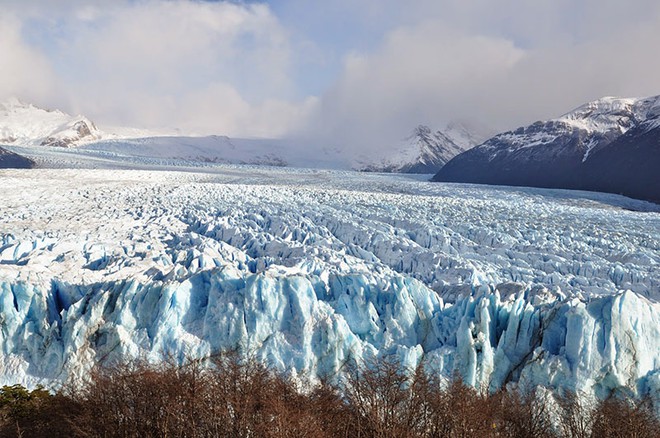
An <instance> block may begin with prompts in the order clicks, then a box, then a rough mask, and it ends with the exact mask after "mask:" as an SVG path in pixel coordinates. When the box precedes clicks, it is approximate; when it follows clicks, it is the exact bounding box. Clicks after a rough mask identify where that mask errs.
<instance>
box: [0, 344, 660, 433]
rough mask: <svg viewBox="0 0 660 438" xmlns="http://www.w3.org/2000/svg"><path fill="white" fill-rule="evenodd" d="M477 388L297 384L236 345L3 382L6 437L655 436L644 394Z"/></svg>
mask: <svg viewBox="0 0 660 438" xmlns="http://www.w3.org/2000/svg"><path fill="white" fill-rule="evenodd" d="M549 398H551V396H549V395H545V396H542V395H541V394H540V393H539V394H526V395H520V394H518V393H517V392H500V393H497V394H494V395H489V396H486V395H482V394H479V393H478V392H477V391H475V390H474V389H472V388H469V387H467V386H465V385H463V384H462V383H461V381H460V379H454V380H453V381H451V382H449V384H443V382H441V381H440V380H439V379H438V378H436V377H435V376H432V375H429V374H428V373H426V372H424V371H423V370H422V369H421V368H420V369H417V370H414V371H412V372H409V371H407V370H403V369H401V368H400V367H399V366H398V364H397V363H396V362H393V361H390V360H383V361H380V362H376V363H373V364H371V365H370V366H367V367H360V368H358V367H354V368H352V369H350V370H349V371H348V372H347V379H346V382H345V384H344V386H342V389H341V390H340V389H339V387H337V386H336V385H331V384H326V383H323V384H319V385H317V386H316V387H315V388H313V389H312V390H311V391H300V390H299V388H298V386H297V385H296V384H295V383H294V382H292V381H290V380H288V379H286V378H285V377H283V376H281V375H279V374H277V373H274V372H272V371H270V370H268V369H267V368H265V367H263V366H262V365H260V364H258V363H257V362H256V361H254V360H245V359H241V358H240V357H239V356H237V355H235V354H229V355H225V356H222V357H219V358H217V359H215V360H214V361H213V366H210V367H209V366H202V363H200V362H199V361H192V362H190V363H189V364H187V365H185V366H175V365H172V364H164V365H161V366H151V365H145V364H142V363H137V364H132V365H128V366H123V367H117V368H113V369H101V370H97V371H95V372H94V373H93V375H92V376H91V379H90V381H89V382H88V383H86V384H84V385H79V386H77V387H68V388H66V389H64V390H62V391H60V392H59V393H58V394H56V395H51V394H50V393H48V392H47V391H45V390H43V389H42V388H37V389H35V390H34V391H27V390H26V389H25V388H23V387H21V386H12V387H4V388H2V389H0V436H2V437H36V438H39V437H107V438H110V437H122V438H129V437H130V438H133V437H163V438H165V437H181V438H183V437H200V438H201V437H236V438H240V437H364V438H370V437H374V438H376V437H394V438H396V437H401V438H408V437H410V438H412V437H560V436H561V437H563V436H566V437H575V438H583V437H606V438H607V437H650V438H655V437H658V436H659V435H658V431H659V430H660V423H659V421H658V419H657V418H656V417H655V416H654V414H653V411H652V409H651V407H650V405H649V403H647V402H645V401H642V402H633V401H630V400H621V399H615V398H611V399H608V400H605V401H603V402H600V403H594V404H593V405H590V404H588V403H586V402H584V401H583V399H582V398H581V397H577V396H575V395H571V394H569V395H566V396H564V397H558V398H556V400H550V399H549Z"/></svg>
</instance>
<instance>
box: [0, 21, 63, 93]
mask: <svg viewBox="0 0 660 438" xmlns="http://www.w3.org/2000/svg"><path fill="white" fill-rule="evenodd" d="M0 59H1V60H2V68H0V97H4V98H6V97H11V96H23V97H24V98H25V99H36V98H39V99H42V100H43V101H44V102H48V101H50V100H52V99H53V94H54V93H53V92H52V90H53V88H55V83H56V81H55V78H54V74H53V72H52V70H51V68H50V64H49V62H48V59H47V58H46V57H45V56H43V55H42V54H41V53H40V52H39V51H37V50H34V49H32V48H31V47H30V46H29V45H27V44H25V43H24V42H23V40H22V38H21V34H20V22H19V21H18V20H17V19H16V18H15V17H13V16H12V15H10V14H7V15H3V16H0Z"/></svg>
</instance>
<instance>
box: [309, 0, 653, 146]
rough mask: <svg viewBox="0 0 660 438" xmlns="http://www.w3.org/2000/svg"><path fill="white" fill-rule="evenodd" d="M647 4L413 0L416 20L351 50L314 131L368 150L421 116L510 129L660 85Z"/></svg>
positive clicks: (408, 16)
mask: <svg viewBox="0 0 660 438" xmlns="http://www.w3.org/2000/svg"><path fill="white" fill-rule="evenodd" d="M431 3H433V4H431ZM638 3H640V4H641V3H643V4H644V5H646V6H648V7H646V9H644V8H642V7H640V8H637V7H635V8H633V7H630V5H628V4H626V5H625V7H623V6H621V4H620V3H618V2H613V1H599V2H595V1H583V2H568V1H561V2H549V1H541V2H533V3H532V2H520V1H513V0H510V1H504V2H497V7H495V5H494V4H493V2H487V1H479V0H476V1H474V2H459V1H444V2H423V1H413V2H412V3H411V4H409V6H410V10H408V11H406V12H405V13H403V16H404V17H405V18H402V20H404V21H408V22H409V23H410V24H407V25H402V26H397V27H395V28H393V29H392V30H390V31H388V32H386V35H385V37H384V38H383V42H382V43H381V44H380V45H379V46H378V47H377V48H376V49H375V50H372V51H366V52H365V51H362V52H356V53H351V54H349V55H347V56H346V57H345V59H344V66H343V69H342V72H341V74H340V76H339V78H338V79H337V81H336V82H335V84H334V85H333V86H332V87H331V88H329V89H328V90H327V92H326V93H324V95H323V96H322V97H321V99H320V105H319V106H318V108H317V112H316V113H315V115H314V116H313V117H312V118H311V120H312V123H311V124H310V125H309V126H308V131H307V132H305V133H304V135H307V136H308V137H309V138H311V137H314V136H318V135H320V136H321V138H322V139H323V142H325V143H328V144H335V145H338V146H347V149H348V150H353V151H354V150H356V149H360V150H361V151H362V152H363V153H364V152H366V153H368V152H370V151H374V150H376V149H379V148H383V147H391V146H392V145H393V144H395V143H396V142H397V140H400V139H402V138H403V137H405V136H406V135H407V133H409V132H410V131H411V129H412V128H413V127H414V126H415V125H416V124H417V123H428V124H431V125H432V126H436V127H442V125H443V124H444V123H446V122H448V121H450V120H452V119H476V120H477V121H480V122H483V123H486V124H488V125H490V126H492V127H494V128H496V129H500V130H505V129H512V128H515V127H517V126H521V125H523V124H527V123H531V122H533V121H535V120H539V119H547V118H551V117H556V116H559V115H561V114H562V113H564V112H566V111H568V110H570V109H572V108H574V107H575V106H578V105H580V104H582V103H584V102H586V101H589V100H592V99H596V98H599V97H602V96H604V95H618V96H645V95H653V94H659V93H660V79H659V78H658V76H657V74H656V73H655V72H657V71H658V69H659V68H660V58H658V57H657V56H655V55H654V53H655V51H656V50H657V48H656V47H655V45H656V43H657V41H660V7H658V6H657V5H654V4H652V3H651V2H648V1H646V0H640V1H639V2H638ZM434 5H435V6H434ZM640 6H641V5H640ZM629 9H630V10H629ZM642 11H644V12H642ZM423 15H426V16H425V17H422V16H423Z"/></svg>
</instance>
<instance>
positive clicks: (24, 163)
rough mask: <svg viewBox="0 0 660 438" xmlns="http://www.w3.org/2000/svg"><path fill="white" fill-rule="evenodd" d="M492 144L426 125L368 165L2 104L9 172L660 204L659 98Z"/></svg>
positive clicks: (459, 126)
mask: <svg viewBox="0 0 660 438" xmlns="http://www.w3.org/2000/svg"><path fill="white" fill-rule="evenodd" d="M492 135H493V132H492V131H491V130H490V129H488V128H485V127H483V126H479V125H478V124H476V123H474V122H472V123H470V122H461V123H458V122H451V123H449V124H448V125H447V126H446V127H445V128H443V129H442V130H436V131H434V130H433V129H431V128H430V127H429V126H426V125H419V126H418V127H417V128H415V129H414V130H413V132H412V134H411V135H410V136H409V137H407V138H405V139H404V140H401V141H397V140H394V139H393V141H392V142H391V143H390V144H388V145H383V147H382V148H380V149H379V150H377V151H375V152H373V153H371V154H369V155H365V154H362V153H359V151H352V150H349V149H347V148H345V147H342V145H338V146H337V147H334V148H332V147H331V148H327V147H326V148H319V147H317V146H316V145H314V144H310V143H307V142H305V143H303V142H301V141H296V140H292V139H243V138H230V137H227V136H220V135H211V136H204V137H194V136H185V135H181V134H180V133H177V132H176V131H174V130H171V131H169V132H168V131H147V130H141V129H136V128H106V129H99V128H98V127H97V126H96V124H95V123H94V122H92V121H91V120H89V119H88V118H86V117H84V116H82V115H78V116H71V115H68V114H66V113H64V112H62V111H58V110H45V109H41V108H38V107H36V106H34V105H31V104H27V103H24V102H21V101H20V100H18V99H10V100H8V101H6V102H4V103H0V145H4V146H5V149H4V150H3V154H2V158H1V159H0V166H2V167H31V166H33V165H34V164H35V163H34V161H36V164H37V165H39V160H42V161H43V157H42V156H41V155H42V154H41V152H39V153H36V155H32V154H33V153H34V152H35V151H36V149H34V148H48V147H50V148H55V149H57V148H76V149H77V150H79V151H81V152H85V153H87V154H96V155H99V154H101V155H104V156H109V155H111V156H116V157H121V158H122V159H132V160H144V159H149V160H183V161H186V162H193V163H227V164H253V165H271V166H293V167H308V168H325V169H354V170H361V171H371V172H395V173H421V174H432V173H436V175H435V176H434V177H433V181H442V182H468V183H480V184H498V185H514V186H530V187H546V188H566V189H580V190H593V191H603V192H612V193H620V194H624V195H627V196H631V197H635V198H641V199H647V200H652V201H658V200H660V184H659V183H658V171H657V169H659V168H660V97H658V96H656V97H649V98H641V99H635V98H613V97H606V98H602V99H599V100H596V101H593V102H590V103H587V104H585V105H583V106H580V107H579V108H577V109H575V110H574V111H571V112H569V113H567V114H565V115H563V116H561V117H559V118H556V119H551V120H548V121H544V122H536V123H534V124H532V125H529V126H526V127H521V128H518V129H516V130H514V131H509V132H505V133H502V134H498V135H495V136H492ZM477 145H479V146H477ZM475 146H477V147H475ZM7 148H9V150H7ZM12 148H13V149H12ZM10 152H13V153H10ZM16 153H18V154H22V155H25V156H26V157H20V156H19V155H17V154H16ZM42 164H43V165H45V166H46V167H48V166H49V165H52V163H50V164H48V163H42Z"/></svg>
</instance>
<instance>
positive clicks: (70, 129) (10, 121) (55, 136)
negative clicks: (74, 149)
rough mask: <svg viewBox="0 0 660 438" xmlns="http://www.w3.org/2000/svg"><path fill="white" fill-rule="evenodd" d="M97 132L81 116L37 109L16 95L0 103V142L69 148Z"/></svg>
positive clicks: (97, 136)
mask: <svg viewBox="0 0 660 438" xmlns="http://www.w3.org/2000/svg"><path fill="white" fill-rule="evenodd" d="M100 135H101V133H100V132H99V130H98V129H97V128H96V125H95V124H94V123H93V122H92V121H90V120H89V119H87V118H86V117H84V116H71V115H69V114H67V113H65V112H62V111H59V110H47V109H43V108H39V107H37V106H35V105H33V104H31V103H26V102H24V101H22V100H21V99H19V98H17V97H10V98H8V99H6V100H5V101H3V102H1V103H0V143H5V144H19V145H25V146H36V145H42V146H61V147H68V146H71V145H73V144H76V143H78V142H80V141H83V140H84V141H87V140H94V139H98V138H100Z"/></svg>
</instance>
